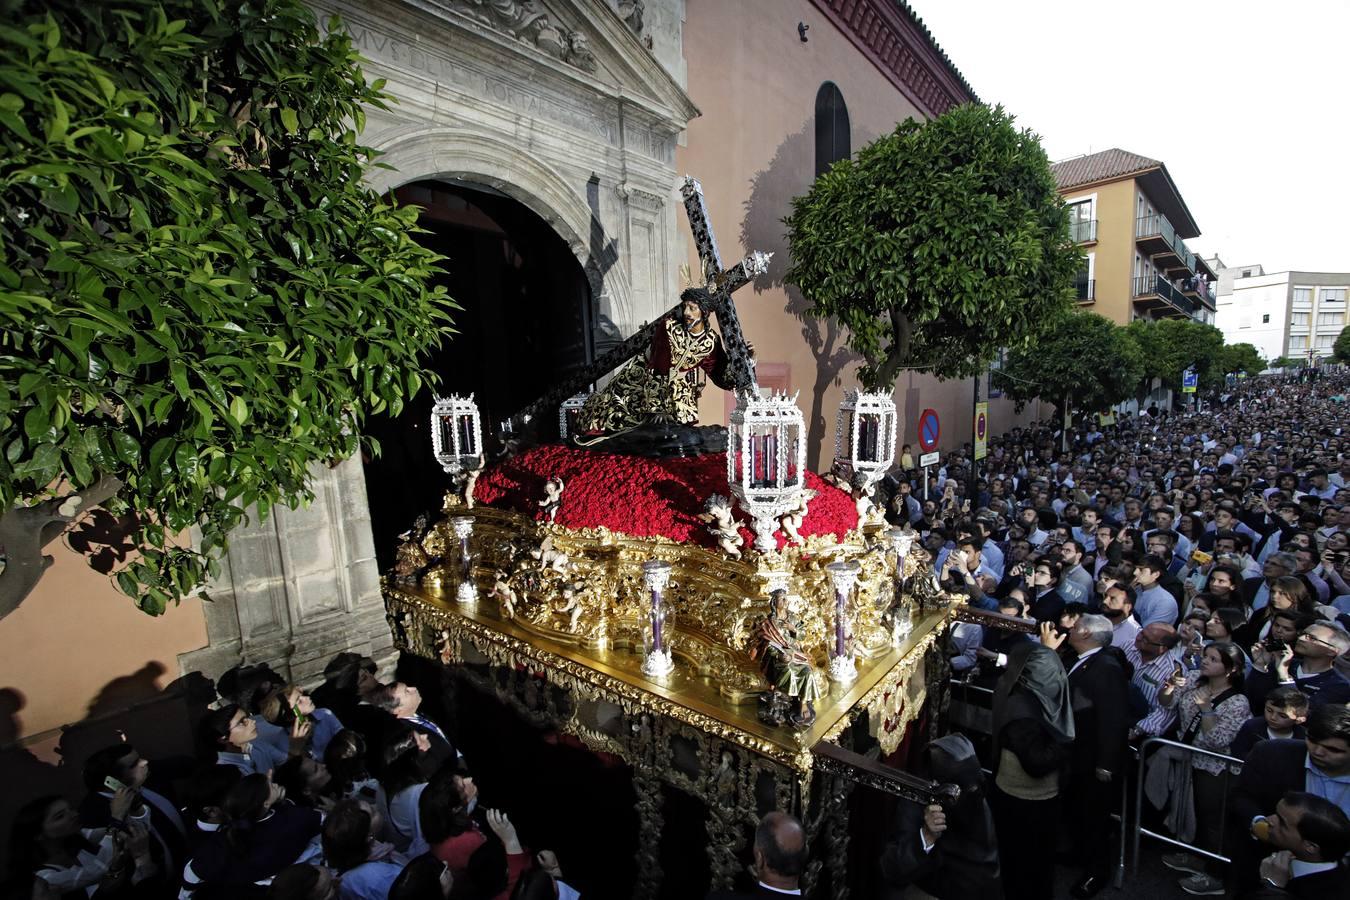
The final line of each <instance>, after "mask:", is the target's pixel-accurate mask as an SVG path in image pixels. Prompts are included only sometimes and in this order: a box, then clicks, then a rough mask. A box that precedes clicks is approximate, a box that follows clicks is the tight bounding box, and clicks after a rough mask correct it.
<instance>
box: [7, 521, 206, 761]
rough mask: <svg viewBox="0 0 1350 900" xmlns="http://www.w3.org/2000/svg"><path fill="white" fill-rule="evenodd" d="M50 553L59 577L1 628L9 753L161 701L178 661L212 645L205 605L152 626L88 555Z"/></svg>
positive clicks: (60, 549)
mask: <svg viewBox="0 0 1350 900" xmlns="http://www.w3.org/2000/svg"><path fill="white" fill-rule="evenodd" d="M47 552H48V553H49V554H50V555H51V556H52V557H53V559H54V560H55V562H54V563H53V564H52V566H51V568H50V569H48V570H47V573H46V574H45V575H44V576H43V577H42V580H41V581H40V582H38V585H37V588H36V589H35V590H34V591H33V593H32V594H30V595H29V597H28V599H27V600H25V601H24V602H23V604H22V605H21V606H20V607H19V608H18V609H17V610H15V611H14V612H13V613H11V614H10V615H9V616H7V617H6V618H5V619H4V620H3V621H0V751H3V749H4V748H5V745H7V744H10V743H11V742H14V741H23V742H25V743H32V742H38V743H41V742H42V741H43V740H44V739H45V738H47V737H48V735H47V734H46V733H47V732H51V731H52V730H53V729H57V728H59V727H60V726H61V725H63V724H66V723H72V722H78V721H80V720H81V719H84V718H86V716H88V715H90V714H91V713H92V714H93V715H96V716H97V715H102V714H104V713H111V712H115V711H117V710H119V709H121V708H124V707H125V706H128V705H131V704H135V703H139V702H143V701H146V700H150V699H153V698H154V697H155V695H156V694H157V693H158V692H159V691H160V690H162V689H163V688H164V687H166V686H167V685H168V684H169V683H170V682H172V681H173V680H174V679H176V678H177V677H178V675H179V668H178V654H180V653H184V652H187V651H190V650H196V649H197V648H199V647H202V646H204V645H205V644H206V624H205V620H204V618H203V614H202V604H201V601H200V600H197V599H191V600H187V601H185V602H184V603H183V604H182V605H181V606H177V607H173V606H171V607H169V610H168V611H167V612H166V613H165V614H164V615H163V616H161V617H159V618H152V617H150V616H147V615H146V614H144V613H142V612H141V611H140V610H138V609H137V608H136V605H135V602H134V601H133V600H131V599H130V598H129V597H127V596H126V595H125V594H123V593H122V592H121V591H119V590H117V588H116V587H115V586H114V585H113V584H112V582H111V581H110V580H109V578H108V577H107V576H106V575H102V574H100V573H98V572H96V571H94V569H92V568H90V567H89V565H88V563H87V562H86V560H85V557H84V556H82V555H81V554H77V553H75V552H73V551H71V550H69V549H67V548H66V547H65V546H64V545H63V544H62V543H61V542H59V541H58V542H55V543H53V544H50V545H48V548H47ZM53 737H54V735H53Z"/></svg>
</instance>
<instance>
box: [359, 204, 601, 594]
mask: <svg viewBox="0 0 1350 900" xmlns="http://www.w3.org/2000/svg"><path fill="white" fill-rule="evenodd" d="M394 195H395V197H396V198H397V199H398V201H399V202H400V203H404V204H412V205H416V206H419V207H421V208H422V210H423V212H422V215H421V216H420V218H419V223H420V224H421V226H422V227H423V228H425V229H426V233H425V234H423V235H420V236H419V240H420V241H421V242H422V243H423V244H424V245H425V246H427V247H429V248H430V249H432V250H435V251H436V252H438V253H440V254H441V255H443V256H444V257H446V259H445V261H444V262H442V263H441V267H442V269H443V272H444V274H443V275H442V276H441V277H440V279H439V282H440V283H441V284H444V285H445V287H446V290H447V291H448V292H449V294H450V296H451V297H453V298H454V299H455V301H456V302H457V303H458V304H459V305H460V306H461V307H462V309H460V310H459V311H458V312H455V313H454V314H453V318H454V325H455V328H456V330H457V331H458V333H457V334H455V335H453V336H451V337H450V338H448V339H447V340H446V342H445V344H444V345H443V346H442V347H441V349H440V350H439V351H438V352H437V353H436V354H435V355H434V357H433V359H432V361H431V368H432V369H434V370H435V371H436V372H438V373H439V374H440V377H441V385H440V388H439V389H438V391H439V393H441V394H442V395H448V394H460V395H467V394H473V395H474V399H475V400H476V401H477V403H478V406H479V408H480V410H481V411H482V417H483V429H484V432H485V433H486V432H488V431H489V430H491V428H492V427H493V426H494V425H495V424H496V423H497V422H498V421H500V420H501V419H503V418H505V417H507V416H509V415H511V414H512V413H514V412H516V411H517V410H518V409H520V408H521V407H523V406H525V405H527V404H528V403H529V402H530V401H531V400H533V399H534V398H535V397H537V396H539V395H540V394H542V393H543V392H544V391H545V390H546V389H547V388H549V387H551V386H552V385H553V384H554V383H556V382H557V381H558V380H559V379H561V378H563V377H565V376H567V375H569V374H570V373H572V372H574V371H576V370H577V369H578V368H580V367H581V366H583V365H585V364H586V363H587V362H589V361H590V360H592V359H594V350H593V341H592V335H593V334H594V333H595V315H594V304H593V302H592V297H591V289H590V285H589V283H588V282H587V280H586V274H585V272H584V271H583V270H582V268H581V264H580V263H578V262H577V259H576V257H575V256H574V255H573V253H572V251H571V250H570V249H569V248H568V246H567V244H566V242H564V241H563V239H562V238H561V237H559V236H558V234H557V232H555V231H554V230H553V229H552V228H550V227H549V225H548V223H546V222H545V221H544V220H543V219H542V218H540V217H539V216H538V215H537V214H535V213H534V212H533V211H532V210H530V209H528V208H527V207H526V206H525V205H524V204H522V203H520V202H519V201H517V200H515V199H513V198H511V197H508V196H506V195H505V194H502V193H500V192H497V191H492V190H490V189H488V188H482V187H477V186H470V185H463V184H456V183H450V182H440V181H418V182H414V183H412V184H408V185H405V186H403V187H401V188H399V189H398V190H396V191H395V192H394ZM431 404H432V398H431V396H430V394H428V393H423V394H422V395H420V396H418V397H417V399H416V400H415V401H414V402H413V403H411V404H409V405H408V407H407V408H405V409H404V410H403V412H402V414H401V415H398V416H392V417H391V416H371V417H370V418H369V419H367V425H366V431H367V433H368V434H370V435H371V436H372V437H374V438H376V439H377V440H378V441H379V442H380V446H381V448H382V453H381V455H380V456H379V457H377V458H375V459H373V460H370V461H368V462H367V463H366V467H365V472H366V490H367V494H368V497H369V502H370V517H371V525H372V529H373V531H374V537H375V552H376V557H377V559H378V560H379V565H380V570H381V571H384V570H386V569H388V568H389V566H391V565H392V564H393V557H394V550H395V545H396V537H397V535H398V534H399V533H400V532H402V531H404V530H406V529H407V528H409V527H410V526H411V525H412V523H413V520H414V519H415V518H416V517H417V515H418V514H419V513H421V512H426V511H430V512H435V511H436V510H437V509H439V507H440V502H441V497H442V495H443V494H444V492H445V490H446V488H447V487H449V484H450V482H449V478H448V477H447V476H446V475H445V473H444V472H442V471H441V467H440V466H439V465H438V464H437V463H436V461H435V460H434V459H433V458H432V456H431V438H430V435H429V433H428V425H429V423H430V418H431ZM545 427H547V426H545ZM555 427H556V426H555ZM542 436H548V435H547V432H545V433H544V435H542ZM485 437H486V434H485ZM488 446H489V449H491V447H492V444H491V442H490V441H489V442H488ZM434 518H435V517H433V520H434Z"/></svg>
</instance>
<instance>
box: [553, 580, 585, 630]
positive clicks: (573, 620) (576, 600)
mask: <svg viewBox="0 0 1350 900" xmlns="http://www.w3.org/2000/svg"><path fill="white" fill-rule="evenodd" d="M562 598H563V605H562V606H560V607H558V612H562V613H567V630H568V632H569V633H571V634H576V632H577V624H578V622H580V620H581V613H582V607H581V586H580V585H578V584H577V583H576V582H573V581H569V582H567V583H566V584H564V585H563V586H562Z"/></svg>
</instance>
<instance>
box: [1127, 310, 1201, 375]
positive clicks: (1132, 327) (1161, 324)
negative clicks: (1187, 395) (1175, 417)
mask: <svg viewBox="0 0 1350 900" xmlns="http://www.w3.org/2000/svg"><path fill="white" fill-rule="evenodd" d="M1127 329H1128V331H1129V333H1130V337H1131V338H1133V339H1134V342H1135V344H1136V345H1137V346H1138V347H1139V350H1140V354H1141V357H1142V359H1143V363H1144V372H1143V380H1142V382H1141V384H1140V388H1141V392H1143V393H1147V390H1148V384H1149V383H1151V382H1152V380H1153V379H1154V378H1160V379H1162V384H1163V387H1166V388H1171V389H1172V390H1174V391H1179V390H1180V389H1181V375H1182V373H1183V372H1184V371H1185V370H1186V369H1187V368H1189V367H1191V366H1194V367H1195V369H1196V372H1197V374H1198V375H1199V387H1200V389H1201V390H1206V389H1208V388H1211V387H1216V386H1219V385H1222V384H1223V377H1224V374H1225V370H1224V369H1223V365H1222V364H1223V358H1222V350H1223V346H1224V344H1223V332H1221V331H1219V329H1217V328H1215V327H1214V326H1213V325H1206V324H1204V323H1203V322H1196V321H1194V320H1192V319H1159V320H1157V321H1153V320H1147V319H1136V320H1135V321H1133V322H1131V323H1130V324H1129V325H1128V326H1127Z"/></svg>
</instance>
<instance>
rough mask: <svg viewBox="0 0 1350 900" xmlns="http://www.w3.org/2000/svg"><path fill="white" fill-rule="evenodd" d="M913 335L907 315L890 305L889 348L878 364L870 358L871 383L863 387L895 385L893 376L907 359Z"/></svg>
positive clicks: (886, 389)
mask: <svg viewBox="0 0 1350 900" xmlns="http://www.w3.org/2000/svg"><path fill="white" fill-rule="evenodd" d="M913 335H914V329H913V327H912V326H911V325H910V322H909V317H908V316H906V315H905V314H904V313H902V312H900V310H898V309H896V308H895V307H892V308H891V346H890V349H889V350H887V351H886V358H885V359H884V360H882V362H881V365H880V366H877V365H876V364H875V363H872V362H871V360H869V361H868V362H869V363H871V365H872V367H873V376H872V378H871V379H870V380H871V382H872V383H871V384H869V385H864V387H866V388H867V389H868V390H869V391H883V390H884V391H889V390H890V389H891V388H893V387H894V386H895V377H896V376H897V375H899V374H900V367H901V366H902V365H904V364H905V363H906V362H908V361H909V347H910V344H911V343H912V338H913Z"/></svg>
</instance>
